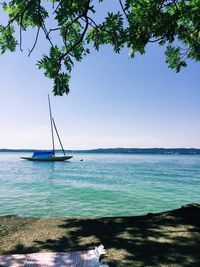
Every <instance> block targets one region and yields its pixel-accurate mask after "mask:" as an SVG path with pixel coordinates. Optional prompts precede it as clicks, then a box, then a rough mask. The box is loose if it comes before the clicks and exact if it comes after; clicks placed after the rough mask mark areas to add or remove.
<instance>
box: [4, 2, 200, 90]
mask: <svg viewBox="0 0 200 267" xmlns="http://www.w3.org/2000/svg"><path fill="white" fill-rule="evenodd" d="M101 2H105V4H106V0H99V1H96V0H68V1H65V0H59V1H58V0H43V1H42V0H13V1H4V2H3V3H2V9H3V11H4V12H5V13H7V16H8V23H7V24H6V25H0V52H1V53H4V52H6V51H7V50H9V51H11V52H13V51H15V49H16V46H17V45H19V47H20V49H21V50H22V48H21V46H22V35H23V34H24V31H27V30H28V29H29V28H36V33H37V34H36V38H35V42H34V44H33V47H32V48H31V49H30V50H29V55H30V54H31V53H32V51H33V50H34V49H35V47H36V45H37V41H38V38H39V37H40V35H39V32H43V34H44V35H45V38H46V40H47V42H48V45H49V53H48V54H44V55H43V56H42V58H41V59H40V60H39V61H38V63H37V65H38V67H39V68H40V69H43V71H44V74H45V76H46V77H48V78H50V79H53V81H54V87H53V92H54V94H55V95H63V94H64V93H67V94H68V93H69V81H70V77H71V72H72V69H73V66H74V63H75V62H76V61H78V62H80V61H81V60H82V59H83V58H84V57H85V56H86V55H87V54H88V53H89V52H90V50H89V48H90V47H91V45H93V47H94V48H95V49H96V50H99V49H100V47H101V46H102V45H105V44H109V45H111V46H113V49H114V52H116V53H119V52H120V51H121V49H122V48H124V47H128V48H129V55H130V57H134V55H135V53H140V54H143V53H145V48H146V45H147V44H149V43H155V42H156V43H158V44H159V45H161V46H165V48H166V52H165V55H166V62H167V64H168V66H169V67H170V68H172V69H174V70H175V71H176V72H179V71H180V70H181V68H182V67H185V66H186V65H187V61H188V59H191V60H195V61H199V60H200V0H190V1H187V0H116V2H115V3H116V7H118V10H117V11H116V12H114V11H109V12H108V13H107V15H106V16H105V18H104V19H103V20H102V21H101V23H97V22H96V11H98V8H99V5H101ZM116 7H115V10H116ZM0 23H1V22H0ZM1 24H2V23H1ZM52 25H53V26H52ZM17 28H19V36H18V38H16V34H15V30H16V29H17ZM58 39H59V40H58Z"/></svg>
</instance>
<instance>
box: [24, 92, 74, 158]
mask: <svg viewBox="0 0 200 267" xmlns="http://www.w3.org/2000/svg"><path fill="white" fill-rule="evenodd" d="M48 102H49V114H50V123H51V137H52V146H53V149H52V150H50V151H46V150H45V151H35V152H34V153H33V155H32V157H21V158H22V159H26V160H31V161H65V160H69V159H71V158H72V157H73V156H68V155H66V154H65V150H64V148H63V145H62V142H61V139H60V136H59V134H58V130H57V127H56V124H55V121H54V119H53V117H52V112H51V103H50V97H49V95H48ZM54 131H55V133H56V135H57V137H58V140H59V143H60V146H61V149H62V152H63V156H56V154H55V145H54Z"/></svg>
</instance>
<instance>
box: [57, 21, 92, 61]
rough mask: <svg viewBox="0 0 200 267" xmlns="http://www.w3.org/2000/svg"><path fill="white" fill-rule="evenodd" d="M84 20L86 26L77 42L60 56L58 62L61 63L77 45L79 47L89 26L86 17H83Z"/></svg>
mask: <svg viewBox="0 0 200 267" xmlns="http://www.w3.org/2000/svg"><path fill="white" fill-rule="evenodd" d="M85 20H86V25H85V28H84V30H83V32H82V34H81V36H80V38H79V40H78V41H76V42H75V43H74V44H73V45H72V46H71V47H70V48H69V49H68V50H67V51H66V52H65V53H64V54H62V56H61V57H60V59H59V60H60V61H62V60H63V59H64V58H65V57H66V56H67V55H68V54H69V53H70V52H71V51H72V50H73V49H74V48H75V47H76V46H77V45H79V44H80V43H81V42H82V41H83V38H84V36H85V34H86V32H87V29H88V26H89V21H88V17H87V16H85Z"/></svg>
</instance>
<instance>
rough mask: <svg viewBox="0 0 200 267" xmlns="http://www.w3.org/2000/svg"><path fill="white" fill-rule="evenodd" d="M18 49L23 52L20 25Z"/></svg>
mask: <svg viewBox="0 0 200 267" xmlns="http://www.w3.org/2000/svg"><path fill="white" fill-rule="evenodd" d="M19 29H20V30H19V39H20V41H19V47H20V51H21V52H23V49H22V26H21V25H20V28H19Z"/></svg>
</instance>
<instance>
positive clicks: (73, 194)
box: [0, 153, 200, 217]
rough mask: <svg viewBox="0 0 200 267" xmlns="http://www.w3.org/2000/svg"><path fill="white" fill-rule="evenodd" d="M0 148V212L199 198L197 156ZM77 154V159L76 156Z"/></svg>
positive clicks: (108, 208)
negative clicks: (64, 157)
mask: <svg viewBox="0 0 200 267" xmlns="http://www.w3.org/2000/svg"><path fill="white" fill-rule="evenodd" d="M25 155H26V156H28V155H30V154H26V153H23V154H22V153H0V215H7V214H18V215H20V216H34V217H37V216H40V217H64V216H87V217H88V216H94V217H96V216H125V215H139V214H145V213H148V212H158V211H164V210H169V209H174V208H178V207H180V206H181V205H184V204H186V203H192V202H195V203H200V156H181V155H115V154H74V159H72V160H71V161H70V162H54V163H53V162H29V161H26V160H22V159H20V158H19V157H20V156H25ZM80 159H83V161H80Z"/></svg>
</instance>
